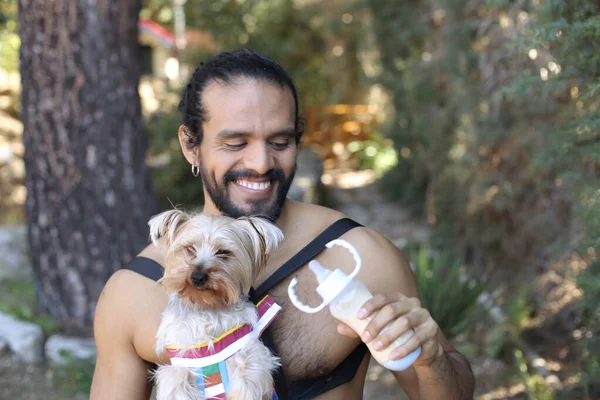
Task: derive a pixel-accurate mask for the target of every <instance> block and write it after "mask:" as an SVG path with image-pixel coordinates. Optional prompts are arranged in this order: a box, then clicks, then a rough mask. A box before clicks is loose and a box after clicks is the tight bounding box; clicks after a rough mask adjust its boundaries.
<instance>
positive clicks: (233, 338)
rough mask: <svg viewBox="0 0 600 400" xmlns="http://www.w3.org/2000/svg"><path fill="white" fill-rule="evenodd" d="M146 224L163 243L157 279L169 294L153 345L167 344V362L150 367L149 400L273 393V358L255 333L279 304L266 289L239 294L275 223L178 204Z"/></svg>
mask: <svg viewBox="0 0 600 400" xmlns="http://www.w3.org/2000/svg"><path fill="white" fill-rule="evenodd" d="M148 225H149V226H150V237H151V239H152V241H153V243H154V244H157V243H158V240H159V238H164V240H165V242H166V245H167V246H168V250H167V256H166V260H165V273H164V276H163V278H162V279H161V282H162V283H163V285H164V287H165V288H166V290H167V291H168V293H169V295H170V297H169V303H168V305H167V308H166V310H165V311H164V313H163V315H162V321H161V325H160V327H159V329H158V332H157V335H156V347H155V350H156V352H157V354H160V353H162V352H164V351H165V349H167V351H168V353H169V356H170V357H171V365H160V366H159V367H158V369H157V371H156V372H155V376H154V380H155V382H156V384H157V399H158V400H167V399H168V400H204V399H224V398H227V399H233V400H257V399H271V398H273V396H274V388H273V376H272V373H273V371H274V370H275V369H276V368H277V367H278V366H279V359H278V358H277V357H275V356H273V355H272V354H271V352H270V351H269V349H268V348H267V347H266V346H265V345H263V344H262V342H261V341H260V340H259V339H258V338H259V336H260V334H261V333H262V331H263V330H264V329H265V328H266V326H267V325H268V323H270V321H271V320H272V318H274V317H275V316H276V315H277V313H278V312H279V311H280V310H281V308H280V307H279V306H278V305H277V304H275V303H274V302H273V301H272V300H271V299H270V298H268V296H267V298H265V299H264V301H261V303H259V304H258V306H255V305H254V304H252V303H251V302H250V301H248V297H247V295H248V292H249V290H250V287H251V285H252V281H253V278H254V277H255V276H256V273H257V272H258V271H259V270H260V269H261V268H262V267H263V266H264V265H265V263H266V260H267V257H268V255H269V254H271V253H272V252H273V251H274V250H275V249H276V248H277V246H278V245H279V243H280V242H281V241H282V240H283V233H282V232H281V230H280V229H279V228H277V227H276V226H275V225H274V224H272V223H270V222H268V221H266V220H265V219H262V218H258V217H248V218H240V219H237V220H235V219H233V218H229V217H222V216H218V217H217V216H209V215H204V214H187V213H185V212H183V211H179V210H171V211H166V212H163V213H161V214H159V215H157V216H155V217H153V218H152V219H151V220H150V222H149V223H148ZM257 308H258V312H257ZM261 314H264V316H263V317H261V318H259V316H260V315H261ZM275 398H276V396H275Z"/></svg>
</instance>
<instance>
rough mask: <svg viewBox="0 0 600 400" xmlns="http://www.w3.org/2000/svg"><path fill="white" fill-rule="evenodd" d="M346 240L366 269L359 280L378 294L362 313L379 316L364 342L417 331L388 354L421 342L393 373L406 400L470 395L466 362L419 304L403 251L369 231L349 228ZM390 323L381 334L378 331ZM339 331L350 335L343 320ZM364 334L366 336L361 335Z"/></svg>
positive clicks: (471, 384) (389, 340) (401, 353)
mask: <svg viewBox="0 0 600 400" xmlns="http://www.w3.org/2000/svg"><path fill="white" fill-rule="evenodd" d="M344 238H346V237H344ZM347 239H348V241H350V242H351V243H353V244H355V245H356V247H357V249H358V251H359V253H360V254H361V255H362V257H363V265H364V267H363V269H362V270H361V273H359V276H358V279H360V280H362V281H363V282H364V283H365V284H366V285H367V286H368V287H369V289H370V290H371V292H372V293H374V294H376V295H375V296H374V297H373V298H372V299H371V300H369V301H368V302H367V303H365V306H364V308H365V315H364V316H363V317H365V318H366V317H368V316H370V315H371V314H373V313H375V312H377V315H376V316H375V317H374V318H373V319H372V320H371V321H370V322H369V324H368V325H367V327H366V328H365V331H364V332H363V333H362V335H361V337H362V340H363V341H364V342H375V343H377V342H378V341H380V342H381V348H382V349H385V348H387V347H388V346H389V345H390V344H391V343H392V342H393V341H394V340H395V339H396V338H398V337H399V336H400V335H402V334H403V333H404V332H406V330H407V329H411V328H412V329H414V331H415V334H414V335H413V336H412V337H411V338H410V339H409V340H408V341H407V342H406V343H405V344H404V345H402V346H400V347H398V348H397V349H395V350H393V351H392V353H391V354H390V357H391V358H396V359H398V358H402V357H404V356H406V355H407V354H409V353H411V352H412V351H414V350H416V349H417V348H418V347H419V346H421V348H422V353H421V356H420V357H419V359H417V361H416V362H415V364H414V365H413V367H411V368H409V369H408V370H405V371H401V372H395V373H394V375H395V376H396V378H397V380H398V382H399V383H400V384H401V386H402V388H403V389H404V390H405V392H406V393H407V394H408V396H409V397H410V399H411V400H417V399H421V400H436V399H444V400H454V399H456V400H465V399H469V400H470V399H472V398H473V391H474V386H475V385H474V378H473V373H472V371H471V368H470V366H469V363H468V361H467V360H466V359H465V358H464V357H463V356H462V355H461V354H460V353H458V352H457V351H456V349H455V348H454V347H453V346H452V345H451V344H450V343H449V342H448V340H447V339H446V337H445V336H444V333H443V332H442V331H441V330H440V329H439V327H438V325H437V323H436V322H435V321H434V320H433V318H431V315H430V314H429V312H428V311H427V310H426V309H424V308H422V307H421V303H420V300H419V294H418V289H417V285H416V281H415V277H414V275H413V273H412V270H411V268H410V265H409V264H408V262H407V261H406V259H405V258H404V257H403V256H402V254H401V252H400V251H399V250H398V249H397V248H396V247H395V246H394V245H393V244H392V243H390V242H389V241H388V240H387V239H385V238H384V237H383V236H382V235H380V234H379V233H377V232H375V231H372V230H370V229H360V230H358V229H357V230H355V231H354V232H350V233H349V234H348V235H347ZM390 323H391V325H390V328H389V329H387V330H386V332H385V334H380V332H381V330H382V329H383V327H385V326H387V325H388V324H390ZM338 331H339V332H340V333H342V334H345V335H348V336H352V335H353V333H352V331H351V330H350V328H349V327H347V326H345V325H343V324H342V325H341V326H340V327H339V328H338ZM367 332H368V336H367V335H365V333H367ZM354 336H356V335H354Z"/></svg>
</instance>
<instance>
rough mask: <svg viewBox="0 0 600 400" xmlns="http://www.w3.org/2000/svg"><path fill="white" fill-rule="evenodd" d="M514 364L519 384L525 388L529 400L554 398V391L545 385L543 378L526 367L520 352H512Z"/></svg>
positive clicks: (550, 399) (551, 399)
mask: <svg viewBox="0 0 600 400" xmlns="http://www.w3.org/2000/svg"><path fill="white" fill-rule="evenodd" d="M514 356H515V363H516V366H517V370H518V372H519V378H520V379H521V383H523V386H525V391H526V393H527V396H528V398H529V399H535V400H553V399H555V398H556V396H555V393H554V390H552V388H550V387H549V386H548V385H546V382H545V380H544V377H543V376H541V375H539V374H536V373H532V372H530V371H529V368H528V367H527V360H526V359H525V356H524V355H523V352H522V351H521V350H518V349H517V350H515V351H514Z"/></svg>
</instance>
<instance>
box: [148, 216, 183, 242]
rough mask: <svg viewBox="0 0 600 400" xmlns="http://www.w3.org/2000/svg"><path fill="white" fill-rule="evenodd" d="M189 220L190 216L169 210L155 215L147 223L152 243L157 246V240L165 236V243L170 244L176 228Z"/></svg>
mask: <svg viewBox="0 0 600 400" xmlns="http://www.w3.org/2000/svg"><path fill="white" fill-rule="evenodd" d="M189 219H190V216H189V215H188V214H186V213H185V212H183V211H181V210H169V211H165V212H163V213H160V214H158V215H155V216H154V217H152V218H151V219H150V221H149V222H148V226H150V239H151V240H152V243H154V245H158V239H160V238H161V237H163V236H166V239H167V243H171V241H172V240H173V236H175V231H176V230H177V228H179V227H180V226H181V225H182V224H183V223H184V222H186V221H188V220H189Z"/></svg>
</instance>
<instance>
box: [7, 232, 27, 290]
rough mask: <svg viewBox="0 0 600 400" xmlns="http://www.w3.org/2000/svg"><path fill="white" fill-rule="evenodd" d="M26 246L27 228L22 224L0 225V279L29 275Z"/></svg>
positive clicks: (19, 277) (23, 277) (22, 277)
mask: <svg viewBox="0 0 600 400" xmlns="http://www.w3.org/2000/svg"><path fill="white" fill-rule="evenodd" d="M27 248H28V246H27V228H26V227H25V226H24V225H8V226H2V227H0V254H2V257H0V281H2V280H5V279H25V278H28V277H30V276H31V262H30V261H29V257H28V255H27Z"/></svg>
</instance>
